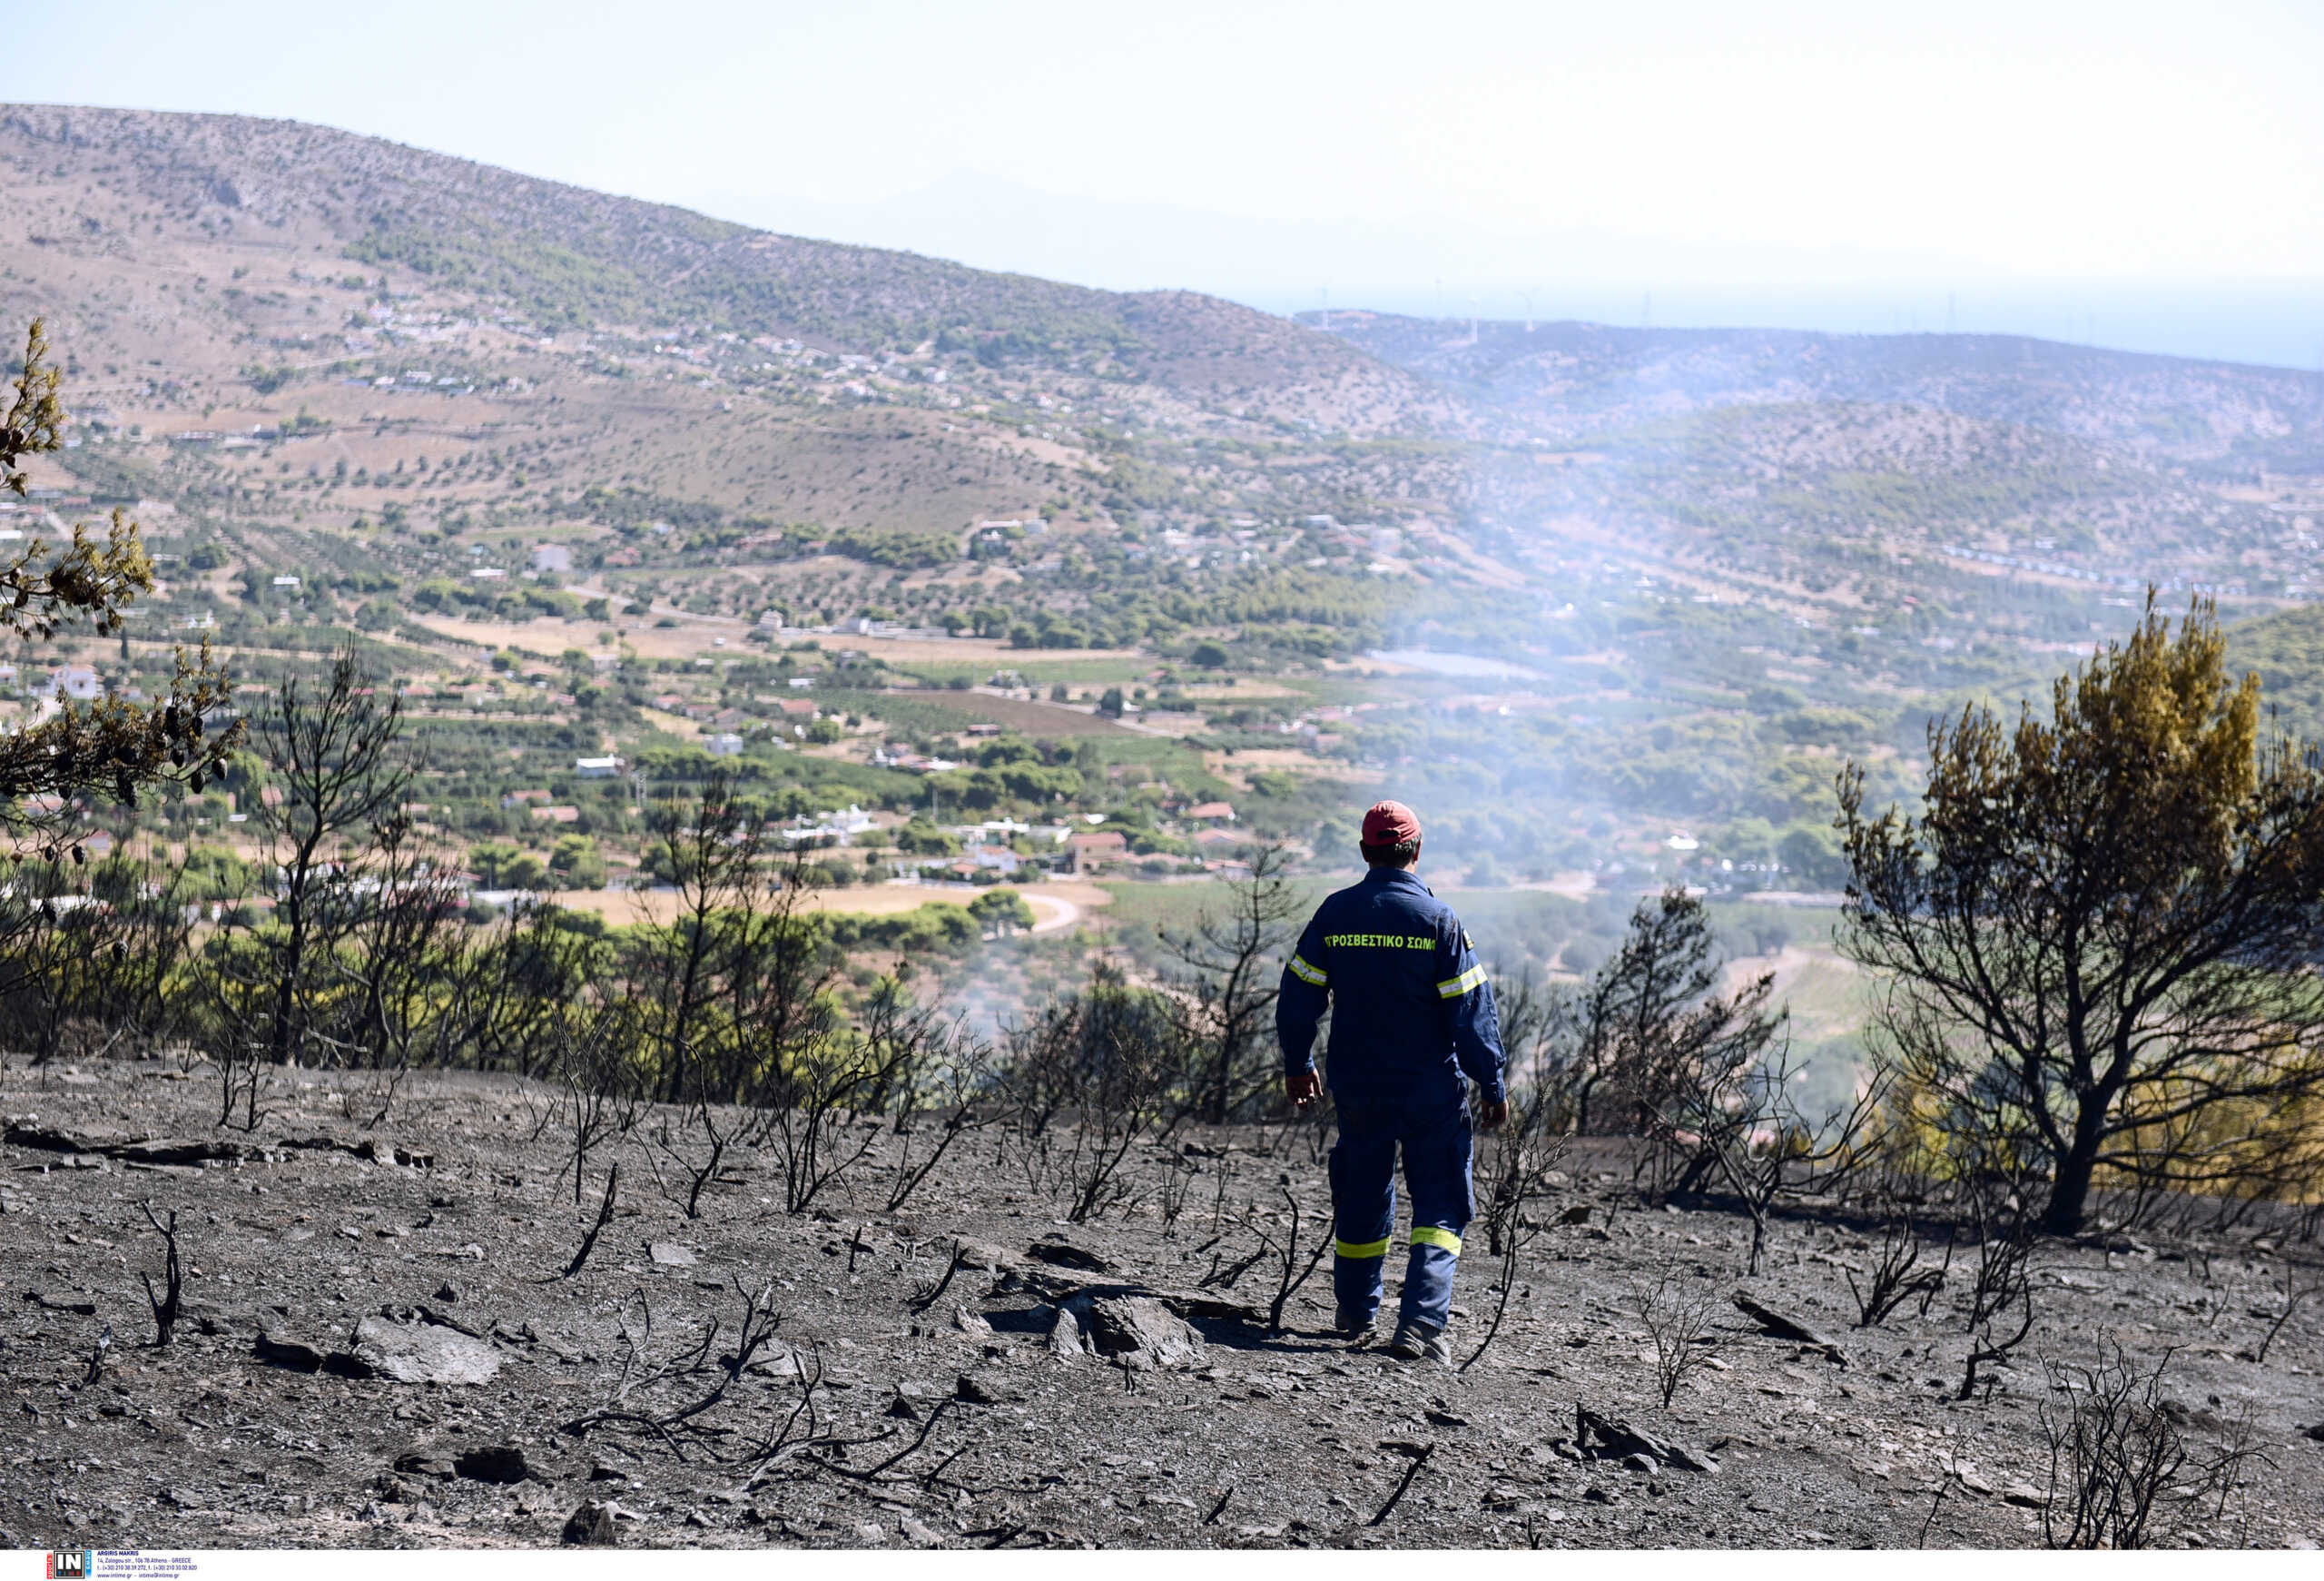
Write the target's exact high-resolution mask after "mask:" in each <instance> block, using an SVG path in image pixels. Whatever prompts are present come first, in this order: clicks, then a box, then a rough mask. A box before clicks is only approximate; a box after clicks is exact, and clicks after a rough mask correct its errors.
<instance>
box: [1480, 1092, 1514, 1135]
mask: <svg viewBox="0 0 2324 1581" xmlns="http://www.w3.org/2000/svg"><path fill="white" fill-rule="evenodd" d="M1477 1122H1478V1123H1479V1124H1481V1125H1482V1126H1483V1127H1484V1128H1485V1129H1486V1130H1487V1131H1499V1130H1500V1129H1501V1128H1502V1126H1503V1125H1505V1124H1507V1123H1508V1122H1509V1100H1508V1099H1506V1098H1487V1099H1482V1100H1480V1101H1479V1102H1478V1104H1477Z"/></svg>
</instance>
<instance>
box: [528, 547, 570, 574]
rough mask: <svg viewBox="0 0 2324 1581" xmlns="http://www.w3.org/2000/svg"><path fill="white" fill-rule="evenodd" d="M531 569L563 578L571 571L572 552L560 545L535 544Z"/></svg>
mask: <svg viewBox="0 0 2324 1581" xmlns="http://www.w3.org/2000/svg"><path fill="white" fill-rule="evenodd" d="M533 569H535V570H537V571H554V572H556V574H557V575H558V576H560V577H561V576H564V575H565V574H566V572H568V571H570V570H572V569H573V551H572V549H570V548H567V547H566V546H565V545H564V544H561V543H537V544H535V545H534V546H533Z"/></svg>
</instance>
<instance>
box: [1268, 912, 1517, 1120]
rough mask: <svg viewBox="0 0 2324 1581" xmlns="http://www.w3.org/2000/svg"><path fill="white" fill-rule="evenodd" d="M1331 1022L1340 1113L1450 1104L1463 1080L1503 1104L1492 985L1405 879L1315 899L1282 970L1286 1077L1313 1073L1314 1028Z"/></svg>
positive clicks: (1448, 919)
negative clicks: (1328, 1009)
mask: <svg viewBox="0 0 2324 1581" xmlns="http://www.w3.org/2000/svg"><path fill="white" fill-rule="evenodd" d="M1327 997H1328V998H1329V999H1330V1000H1331V1001H1332V1002H1334V1004H1335V1009H1334V1014H1333V1016H1332V1039H1331V1047H1330V1051H1329V1061H1330V1064H1329V1069H1328V1071H1327V1072H1326V1074H1327V1077H1328V1079H1329V1081H1330V1082H1331V1086H1332V1093H1333V1095H1334V1097H1335V1098H1336V1099H1338V1101H1339V1102H1340V1104H1341V1106H1342V1107H1343V1108H1347V1107H1350V1106H1355V1107H1361V1108H1366V1109H1369V1108H1375V1107H1382V1106H1387V1107H1403V1106H1406V1105H1411V1106H1413V1107H1420V1106H1424V1105H1425V1104H1426V1103H1427V1102H1428V1101H1429V1100H1432V1099H1441V1098H1445V1097H1449V1098H1451V1099H1452V1100H1453V1101H1454V1102H1458V1100H1459V1097H1460V1093H1461V1077H1462V1074H1463V1073H1465V1074H1466V1075H1467V1076H1468V1078H1469V1080H1470V1081H1472V1082H1475V1083H1476V1084H1477V1085H1478V1087H1479V1088H1481V1089H1482V1092H1483V1095H1484V1098H1485V1101H1486V1102H1493V1103H1497V1102H1501V1100H1502V1083H1501V1068H1502V1052H1501V1023H1500V1018H1499V1017H1498V1016H1496V1015H1495V1014H1494V1013H1493V1004H1492V984H1491V983H1487V982H1486V981H1485V970H1484V968H1483V967H1482V966H1480V965H1478V964H1477V956H1476V952H1475V951H1474V950H1473V949H1472V947H1471V945H1470V944H1469V935H1468V934H1467V932H1466V931H1465V930H1463V929H1462V926H1461V919H1460V918H1458V917H1456V916H1454V915H1453V914H1452V907H1451V906H1449V905H1446V904H1444V903H1443V901H1441V900H1439V899H1437V898H1436V896H1435V895H1433V894H1430V893H1429V889H1428V886H1427V885H1426V884H1423V883H1422V882H1421V881H1420V880H1419V878H1417V877H1416V876H1414V875H1413V873H1412V872H1411V871H1410V870H1409V869H1404V868H1395V867H1374V868H1373V869H1372V870H1371V871H1370V872H1368V873H1366V874H1364V882H1363V883H1361V884H1355V885H1354V886H1353V887H1352V888H1348V889H1343V890H1340V891H1338V892H1336V893H1334V894H1330V895H1327V896H1325V897H1324V904H1322V905H1320V906H1318V907H1316V908H1315V918H1314V920H1312V921H1311V922H1309V923H1308V924H1307V931H1306V932H1305V933H1304V934H1300V935H1299V949H1298V952H1297V953H1296V954H1294V955H1293V956H1292V957H1291V960H1290V961H1289V962H1288V963H1286V964H1285V967H1284V970H1283V995H1282V997H1281V998H1280V999H1278V1000H1277V1001H1276V1002H1275V1036H1276V1038H1277V1039H1278V1040H1279V1041H1280V1042H1282V1044H1283V1067H1284V1072H1285V1074H1286V1075H1297V1074H1299V1073H1300V1072H1305V1071H1309V1070H1312V1069H1314V1068H1315V1053H1314V1049H1315V1025H1316V1023H1318V1022H1319V1021H1321V1020H1322V1019H1323V1015H1324V1003H1325V1001H1326V998H1327Z"/></svg>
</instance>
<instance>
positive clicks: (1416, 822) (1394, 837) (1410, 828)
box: [1364, 802, 1420, 845]
mask: <svg viewBox="0 0 2324 1581" xmlns="http://www.w3.org/2000/svg"><path fill="white" fill-rule="evenodd" d="M1419 838H1420V815H1419V814H1417V813H1415V812H1413V810H1412V808H1410V807H1408V806H1406V805H1404V804H1403V803H1402V802H1378V803H1375V804H1374V805H1373V808H1372V810H1371V811H1370V812H1368V813H1366V814H1364V844H1365V845H1403V843H1404V842H1405V841H1407V840H1417V839H1419Z"/></svg>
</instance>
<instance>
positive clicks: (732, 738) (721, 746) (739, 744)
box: [702, 730, 743, 757]
mask: <svg viewBox="0 0 2324 1581" xmlns="http://www.w3.org/2000/svg"><path fill="white" fill-rule="evenodd" d="M702 744H703V746H705V747H707V748H708V749H709V752H710V756H713V757H739V756H742V753H743V738H742V737H741V736H737V735H735V734H734V732H733V731H732V730H722V731H720V732H719V733H718V734H717V735H715V736H704V737H703V738H702Z"/></svg>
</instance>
